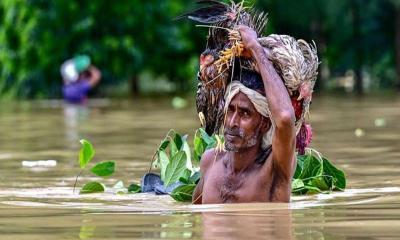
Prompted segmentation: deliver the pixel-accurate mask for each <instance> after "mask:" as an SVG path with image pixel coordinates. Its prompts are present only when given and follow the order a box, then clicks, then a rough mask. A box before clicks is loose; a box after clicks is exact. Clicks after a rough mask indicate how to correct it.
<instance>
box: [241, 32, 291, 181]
mask: <svg viewBox="0 0 400 240" xmlns="http://www.w3.org/2000/svg"><path fill="white" fill-rule="evenodd" d="M239 31H240V34H241V36H242V41H243V44H244V47H245V48H246V49H247V50H248V51H250V52H251V55H252V57H253V58H254V59H255V61H256V64H257V66H258V70H259V72H260V74H261V77H262V79H263V82H264V87H265V93H266V96H267V101H268V106H269V110H270V112H271V119H272V121H273V122H274V123H275V135H274V137H273V140H272V149H273V167H274V170H278V174H279V176H280V177H281V178H283V179H285V180H288V181H290V180H291V178H292V172H293V166H294V164H293V162H294V153H295V147H296V131H295V115H294V110H293V107H292V104H291V100H290V97H289V94H288V92H287V90H286V87H285V85H284V83H283V82H282V79H281V78H280V76H279V75H278V73H277V72H276V70H275V68H274V66H273V65H272V63H271V62H270V61H269V60H268V56H267V54H266V53H265V51H264V48H263V47H262V46H261V45H260V44H259V43H258V41H257V33H256V32H255V31H254V30H253V29H251V28H249V27H246V26H240V27H239Z"/></svg>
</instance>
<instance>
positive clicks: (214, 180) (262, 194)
mask: <svg viewBox="0 0 400 240" xmlns="http://www.w3.org/2000/svg"><path fill="white" fill-rule="evenodd" d="M216 164H218V163H216ZM210 170H211V171H209V172H208V174H207V176H205V179H204V185H203V203H239V202H266V201H268V199H269V189H270V182H271V181H270V180H269V179H266V177H265V175H264V174H262V172H261V171H260V169H252V171H247V172H243V173H240V174H232V172H231V171H229V170H227V169H226V167H224V166H223V165H222V164H218V165H215V166H213V168H211V169H210Z"/></svg>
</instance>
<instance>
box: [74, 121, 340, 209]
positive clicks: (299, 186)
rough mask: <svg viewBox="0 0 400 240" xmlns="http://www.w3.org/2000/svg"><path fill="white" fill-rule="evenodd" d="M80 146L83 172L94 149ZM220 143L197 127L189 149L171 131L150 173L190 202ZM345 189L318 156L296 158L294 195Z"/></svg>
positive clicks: (107, 172)
mask: <svg viewBox="0 0 400 240" xmlns="http://www.w3.org/2000/svg"><path fill="white" fill-rule="evenodd" d="M81 144H82V147H81V150H80V152H79V164H80V167H81V169H82V171H83V170H84V169H85V167H86V165H87V164H88V163H89V162H90V161H91V159H92V158H93V156H94V153H95V150H94V148H93V146H92V144H90V143H89V142H88V141H87V140H81ZM222 144H223V138H222V137H221V136H218V135H213V136H209V135H208V134H207V133H206V132H205V131H204V129H203V128H199V129H198V130H197V131H196V132H195V135H194V138H193V148H192V149H191V148H190V146H189V143H188V135H183V136H182V135H181V134H179V133H177V132H176V131H175V130H170V131H169V132H168V133H167V135H166V136H165V138H164V139H163V140H162V141H161V144H160V145H159V147H158V149H157V151H156V153H155V154H154V157H153V159H152V164H151V168H150V170H149V172H150V171H151V169H152V168H156V169H158V170H159V171H160V176H161V180H162V181H163V183H164V186H165V187H170V186H176V187H175V188H174V189H173V190H172V192H171V193H170V196H171V197H172V198H173V199H175V200H176V201H180V202H190V201H191V200H192V194H193V191H194V189H195V187H196V184H197V183H198V182H199V180H200V177H201V176H200V169H199V165H200V159H201V156H202V154H203V153H204V152H205V151H206V150H208V149H211V148H215V147H221V146H222ZM82 171H81V173H82ZM114 171H115V162H114V161H106V162H100V163H98V164H96V165H95V166H94V167H93V168H92V169H91V172H92V173H94V174H95V175H96V176H99V177H109V176H111V175H112V174H113V173H114ZM81 173H80V174H81ZM80 174H79V175H80ZM79 175H78V176H79ZM105 188H106V187H105V185H104V184H102V183H100V182H89V183H86V184H85V185H84V186H83V187H82V189H81V191H80V193H95V192H104V191H105ZM345 188H346V177H345V174H344V172H343V171H341V170H339V169H338V168H336V167H335V166H334V165H333V164H332V163H331V162H330V161H329V160H328V159H327V158H325V157H324V156H323V155H322V154H321V153H319V152H317V151H316V150H314V149H311V148H309V149H307V150H306V153H305V154H304V155H298V156H297V167H296V171H295V174H294V176H293V180H292V193H293V194H296V195H300V194H314V193H329V192H331V191H343V190H344V189H345ZM113 189H115V190H116V191H117V193H138V192H141V187H140V186H139V185H137V184H131V185H130V186H129V187H128V188H124V186H123V183H122V181H119V182H118V183H117V184H116V185H114V187H113Z"/></svg>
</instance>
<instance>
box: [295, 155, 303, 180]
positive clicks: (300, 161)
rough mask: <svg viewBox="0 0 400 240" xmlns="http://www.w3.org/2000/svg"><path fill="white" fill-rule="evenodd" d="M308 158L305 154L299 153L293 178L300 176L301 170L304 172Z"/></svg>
mask: <svg viewBox="0 0 400 240" xmlns="http://www.w3.org/2000/svg"><path fill="white" fill-rule="evenodd" d="M305 159H306V156H305V155H297V163H296V171H295V172H294V176H293V178H295V179H296V178H299V176H300V174H301V172H303V166H304V160H305Z"/></svg>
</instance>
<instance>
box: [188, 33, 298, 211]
mask: <svg viewBox="0 0 400 240" xmlns="http://www.w3.org/2000/svg"><path fill="white" fill-rule="evenodd" d="M238 30H239V32H240V34H241V37H242V42H243V45H244V47H245V49H246V51H247V52H248V53H250V54H251V56H252V58H253V59H254V60H255V62H256V64H257V68H258V71H259V73H260V74H261V77H262V79H263V83H264V87H265V94H266V96H267V102H268V106H269V109H270V112H271V118H272V119H273V122H274V123H275V132H274V136H273V139H272V152H271V154H270V155H269V156H268V157H267V159H266V161H265V163H264V164H258V163H256V162H255V159H256V158H257V157H258V156H259V155H260V153H261V152H262V148H261V146H262V136H263V135H264V133H266V132H267V131H268V130H269V128H270V127H271V121H270V119H267V118H265V117H263V116H262V115H261V114H260V113H258V112H257V111H256V109H255V108H254V105H253V104H252V102H251V101H250V100H249V99H248V98H247V96H246V95H245V94H243V93H241V92H239V93H238V94H237V95H236V96H235V97H234V98H233V99H232V101H231V102H230V104H229V106H228V111H227V115H226V121H225V125H224V128H225V132H224V137H225V148H226V149H227V151H224V152H217V151H216V150H215V149H210V150H208V151H207V152H205V153H204V154H203V156H202V159H201V164H200V171H201V173H202V177H201V180H200V182H199V184H198V185H197V187H196V189H195V192H194V194H193V203H195V204H212V203H245V202H289V201H290V193H291V178H292V175H293V172H294V170H295V165H296V158H295V146H296V142H295V137H296V132H295V115H294V111H293V107H292V105H291V101H290V97H289V95H288V93H287V90H286V88H285V86H284V84H283V82H282V79H281V78H280V77H279V75H278V74H277V72H276V71H275V69H274V67H273V65H272V63H271V62H270V61H269V60H268V56H267V53H266V52H265V51H264V49H263V48H262V47H261V45H260V44H259V43H258V41H257V34H256V32H255V31H254V30H253V29H251V28H248V27H246V26H240V27H239V28H238Z"/></svg>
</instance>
